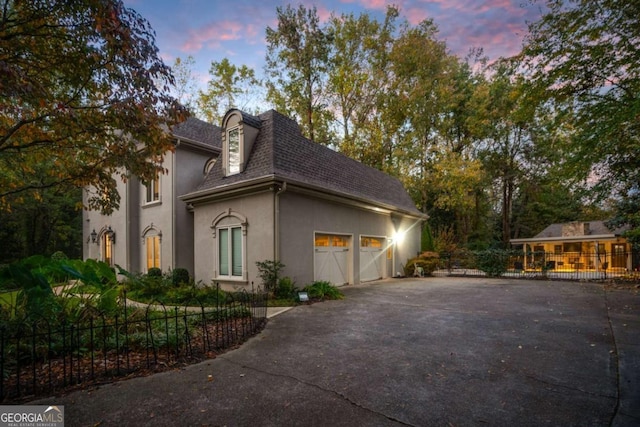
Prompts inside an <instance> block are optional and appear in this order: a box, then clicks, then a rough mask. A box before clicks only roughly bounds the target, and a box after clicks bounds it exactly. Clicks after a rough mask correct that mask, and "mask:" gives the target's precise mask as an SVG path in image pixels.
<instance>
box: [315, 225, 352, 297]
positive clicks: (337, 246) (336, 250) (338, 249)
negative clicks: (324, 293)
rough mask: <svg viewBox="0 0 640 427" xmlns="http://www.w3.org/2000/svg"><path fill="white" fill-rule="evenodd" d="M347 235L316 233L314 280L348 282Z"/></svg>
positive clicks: (348, 251) (333, 282)
mask: <svg viewBox="0 0 640 427" xmlns="http://www.w3.org/2000/svg"><path fill="white" fill-rule="evenodd" d="M349 240H350V239H349V236H341V235H334V234H316V236H315V271H314V280H316V281H327V282H330V283H332V284H334V285H336V286H340V285H344V284H347V283H349V254H350V248H349Z"/></svg>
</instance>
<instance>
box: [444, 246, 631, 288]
mask: <svg viewBox="0 0 640 427" xmlns="http://www.w3.org/2000/svg"><path fill="white" fill-rule="evenodd" d="M497 252H499V251H497ZM497 262H498V263H500V262H502V264H501V265H497V266H494V267H496V268H495V271H499V272H500V275H501V276H503V277H525V278H550V279H567V280H605V279H629V280H631V281H639V282H640V259H639V257H638V255H637V254H635V253H628V252H625V253H610V252H603V253H580V252H576V253H568V252H565V253H561V254H556V253H551V252H528V253H526V254H525V253H523V252H519V251H502V258H499V260H498V261H497ZM441 264H442V267H441V268H440V269H438V270H436V271H435V272H434V273H433V274H434V275H436V276H451V275H456V276H459V275H468V276H484V275H487V273H486V269H483V268H482V267H481V266H480V262H479V259H478V257H477V253H474V252H470V251H467V252H462V253H459V254H458V253H448V254H446V256H444V257H442V263H441Z"/></svg>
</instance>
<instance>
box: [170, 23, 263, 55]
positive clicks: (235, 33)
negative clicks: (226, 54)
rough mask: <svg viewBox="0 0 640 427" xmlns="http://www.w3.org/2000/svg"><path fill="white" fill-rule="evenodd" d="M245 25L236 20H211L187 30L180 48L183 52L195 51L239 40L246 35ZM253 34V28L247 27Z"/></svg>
mask: <svg viewBox="0 0 640 427" xmlns="http://www.w3.org/2000/svg"><path fill="white" fill-rule="evenodd" d="M246 29H247V27H245V26H244V25H243V24H240V23H239V22H236V21H219V22H211V23H209V24H206V25H205V26H203V27H200V28H196V29H192V30H191V31H189V36H188V37H187V40H185V42H184V43H183V44H182V47H181V49H182V50H183V51H185V52H189V53H191V52H197V51H199V50H201V49H203V48H205V47H206V48H218V47H220V46H221V42H225V41H232V40H240V39H241V38H243V37H244V36H246V34H247V31H246ZM249 30H250V31H251V32H253V34H254V35H255V30H254V29H253V28H249Z"/></svg>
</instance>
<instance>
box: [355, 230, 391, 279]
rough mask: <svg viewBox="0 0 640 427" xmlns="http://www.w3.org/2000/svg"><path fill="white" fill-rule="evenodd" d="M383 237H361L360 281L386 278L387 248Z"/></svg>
mask: <svg viewBox="0 0 640 427" xmlns="http://www.w3.org/2000/svg"><path fill="white" fill-rule="evenodd" d="M385 242H386V240H385V239H384V238H383V237H367V236H362V237H360V281H361V282H366V281H369V280H378V279H381V278H383V277H384V268H385V261H386V257H385V250H384V246H385Z"/></svg>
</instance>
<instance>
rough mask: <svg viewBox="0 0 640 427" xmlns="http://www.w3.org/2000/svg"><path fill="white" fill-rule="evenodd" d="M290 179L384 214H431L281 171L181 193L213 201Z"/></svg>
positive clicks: (310, 191) (300, 187) (292, 184)
mask: <svg viewBox="0 0 640 427" xmlns="http://www.w3.org/2000/svg"><path fill="white" fill-rule="evenodd" d="M276 182H278V183H285V182H286V183H287V185H288V187H287V189H288V190H290V191H295V192H298V193H302V194H307V195H311V196H314V197H320V198H322V199H325V200H330V201H334V202H338V203H343V204H347V205H350V206H354V207H358V208H361V209H365V210H369V211H373V212H376V213H380V214H386V215H389V214H390V213H391V212H395V213H400V214H402V215H405V216H408V217H412V218H415V219H419V220H427V219H428V218H429V216H428V215H427V214H424V213H422V212H420V211H417V210H416V211H409V210H407V209H405V208H401V207H398V206H394V205H391V204H387V203H382V202H378V201H375V200H370V199H366V198H362V197H357V196H354V195H351V194H348V193H343V192H340V191H336V190H329V189H327V188H326V187H320V186H317V185H313V184H309V183H306V182H303V181H299V180H295V179H292V178H286V177H280V176H278V175H273V174H272V175H265V176H262V177H259V178H255V179H252V180H248V181H241V182H236V183H233V184H229V185H226V186H218V187H215V188H209V189H205V190H200V191H195V192H192V193H188V194H185V195H183V196H180V197H179V199H180V200H182V201H184V202H186V203H190V204H194V203H200V202H206V201H210V200H212V199H221V198H229V197H237V196H240V195H244V194H247V193H251V192H255V191H261V190H264V188H265V186H269V185H271V184H273V183H276Z"/></svg>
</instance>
